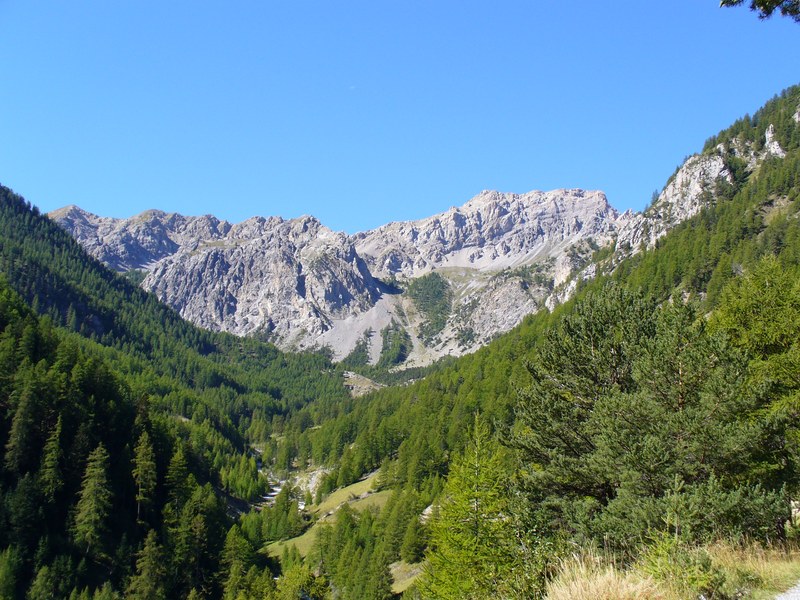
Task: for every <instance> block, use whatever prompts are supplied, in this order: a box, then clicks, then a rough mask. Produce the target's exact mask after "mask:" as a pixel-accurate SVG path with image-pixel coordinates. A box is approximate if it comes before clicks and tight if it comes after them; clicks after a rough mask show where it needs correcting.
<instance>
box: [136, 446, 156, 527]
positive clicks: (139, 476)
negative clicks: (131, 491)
mask: <svg viewBox="0 0 800 600" xmlns="http://www.w3.org/2000/svg"><path fill="white" fill-rule="evenodd" d="M134 452H135V456H134V459H133V460H134V467H133V479H134V481H135V482H136V518H137V520H138V519H141V513H142V507H143V506H144V507H145V509H146V508H147V507H148V506H149V505H150V503H151V502H152V501H153V494H154V493H155V490H156V481H157V473H156V459H155V455H154V453H153V446H152V444H151V443H150V436H149V435H148V434H147V432H146V431H144V432H142V435H141V436H139V442H138V443H137V444H136V449H135V451H134Z"/></svg>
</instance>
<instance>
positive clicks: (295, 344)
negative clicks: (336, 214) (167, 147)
mask: <svg viewBox="0 0 800 600" xmlns="http://www.w3.org/2000/svg"><path fill="white" fill-rule="evenodd" d="M795 120H796V121H798V122H800V109H798V114H797V115H795ZM728 152H733V153H734V154H735V155H736V156H737V157H738V158H740V159H742V160H744V161H745V163H746V164H747V166H748V168H749V169H753V168H755V166H756V165H757V163H758V161H760V160H762V159H763V158H765V157H767V156H775V157H783V156H785V152H784V150H783V149H782V148H781V147H780V145H779V144H778V142H777V140H776V139H775V131H774V128H773V127H772V126H770V127H769V128H768V129H767V131H766V136H765V144H764V148H763V150H762V151H761V152H760V153H756V152H754V151H753V150H752V149H751V148H750V147H749V146H747V145H745V144H744V143H740V142H734V143H733V144H732V148H725V147H723V146H720V147H718V148H717V149H716V150H715V151H713V152H710V153H706V154H703V155H695V156H692V157H690V158H689V159H687V160H686V162H685V163H684V164H683V165H682V166H681V167H680V168H679V169H678V170H677V171H676V173H675V174H674V175H673V177H671V178H670V180H669V181H668V182H667V185H666V186H665V187H664V189H663V191H662V192H661V194H660V195H659V196H658V198H657V200H656V201H655V202H654V203H653V205H652V206H650V207H649V208H648V209H647V210H645V211H644V212H643V213H633V212H631V211H626V212H625V213H622V214H620V213H619V212H618V211H616V210H615V209H614V208H613V207H612V206H611V205H610V204H609V203H608V200H607V199H606V197H605V195H604V194H603V193H602V192H598V191H585V190H576V189H572V190H554V191H550V192H538V191H534V192H529V193H527V194H507V193H500V192H494V191H484V192H481V193H480V194H478V195H477V196H476V197H475V198H473V199H472V200H470V201H468V202H467V203H466V204H464V205H463V206H461V207H458V208H451V209H450V210H448V211H447V212H444V213H441V214H439V215H435V216H432V217H429V218H427V219H421V220H418V221H408V222H400V223H389V224H388V225H384V226H382V227H379V228H377V229H374V230H371V231H365V232H362V233H358V234H356V235H354V236H347V235H346V234H344V233H337V232H333V231H331V230H330V229H328V228H326V227H324V226H323V225H322V224H321V223H320V222H319V221H317V220H316V219H315V218H313V217H301V218H298V219H292V220H289V221H286V220H283V219H281V218H279V217H271V218H268V219H264V218H259V217H255V218H252V219H248V220H247V221H244V222H242V223H239V224H237V225H232V224H230V223H228V222H226V221H220V220H218V219H216V218H215V217H212V216H204V217H184V216H181V215H177V214H167V213H163V212H160V211H147V212H145V213H142V214H141V215H138V216H135V217H132V218H130V219H109V218H104V217H98V216H96V215H92V214H89V213H86V212H84V211H82V210H81V209H79V208H77V207H74V206H71V207H67V208H63V209H60V210H58V211H54V212H53V213H51V215H50V216H51V217H52V218H53V219H55V220H56V221H57V222H58V223H60V224H61V225H62V226H63V227H64V228H65V229H66V230H67V231H69V232H70V233H71V234H72V235H73V236H75V237H76V238H77V239H78V241H79V242H80V243H81V244H83V246H84V247H85V248H86V249H87V250H88V251H89V252H90V253H91V254H92V255H94V256H95V257H97V258H98V259H100V260H102V261H103V262H105V263H106V264H108V265H109V266H110V267H112V268H114V269H116V270H118V271H127V270H129V269H143V270H145V271H147V276H146V277H145V279H144V281H143V283H142V286H143V287H144V288H145V289H147V290H149V291H151V292H153V293H155V294H156V295H157V296H158V297H159V298H160V299H161V300H162V301H164V302H166V303H168V304H170V305H171V306H173V307H174V308H175V309H176V310H178V311H179V312H180V314H181V315H182V316H183V317H185V318H186V319H188V320H190V321H192V322H194V323H196V324H198V325H201V326H203V327H207V328H209V329H214V330H224V331H229V332H232V333H235V334H239V335H251V334H257V335H262V336H268V337H270V339H273V340H274V341H275V342H276V343H278V345H280V346H281V347H283V348H293V349H303V348H313V347H319V346H329V347H331V349H332V350H333V351H334V354H335V356H336V357H338V358H342V357H344V356H346V355H347V354H348V353H349V352H350V351H351V350H352V349H353V347H354V346H355V345H356V343H357V342H358V340H359V339H361V338H362V337H363V335H364V333H365V332H367V331H369V330H372V331H373V332H374V334H373V335H372V336H371V338H370V340H371V341H370V344H371V346H370V348H369V350H370V355H371V357H372V359H373V361H374V360H377V358H378V356H379V353H380V345H381V336H380V331H381V330H382V329H383V328H385V327H386V326H388V325H389V324H390V323H391V322H392V321H394V322H397V323H400V324H402V325H403V327H404V328H405V329H406V330H407V332H408V333H409V334H410V336H411V338H412V343H413V346H414V349H413V351H412V353H411V356H410V360H409V364H424V363H427V362H430V361H431V360H434V359H435V358H438V357H439V356H442V355H445V354H460V353H463V352H466V351H471V350H474V349H476V348H477V347H479V346H481V345H482V344H485V343H486V342H487V341H489V340H491V339H492V338H493V337H495V336H496V335H497V334H499V333H502V332H505V331H508V330H509V329H511V328H512V327H514V326H516V325H517V324H518V323H519V322H520V321H521V320H522V318H523V317H524V316H525V315H527V314H529V313H531V312H535V311H537V310H539V309H541V308H542V307H543V306H547V307H549V308H552V307H553V306H555V305H556V304H558V303H559V302H563V301H564V300H565V299H567V298H568V297H569V296H570V295H571V294H572V293H573V291H574V289H575V286H576V283H577V281H578V280H579V279H586V278H591V277H593V276H594V274H595V269H596V265H595V264H593V263H592V262H591V256H592V253H593V252H594V251H595V250H597V249H598V248H601V247H605V246H607V245H609V244H611V243H615V244H616V254H615V256H616V260H621V258H624V257H625V256H628V255H630V254H633V253H635V252H638V251H640V250H642V249H644V248H649V247H652V246H653V245H654V244H655V242H656V240H658V238H660V237H661V236H663V235H664V234H666V233H667V232H668V231H669V230H670V229H671V228H673V227H674V226H675V225H677V224H678V223H680V222H682V221H684V220H686V219H688V218H690V217H692V216H694V215H695V214H697V213H698V212H699V211H700V210H702V208H703V207H704V206H706V205H708V203H710V202H714V201H715V193H716V190H717V187H718V185H720V182H721V181H727V182H728V183H732V181H733V179H732V174H731V173H730V172H729V170H728V168H727V167H726V156H727V153H728ZM431 271H436V272H438V273H439V274H441V275H442V276H443V277H444V278H445V279H446V280H447V281H448V283H449V285H450V289H451V291H452V296H453V306H452V311H451V315H450V318H449V319H448V321H447V324H446V326H445V327H444V329H443V330H442V331H441V332H440V334H439V335H438V336H435V338H434V339H433V341H430V340H429V341H428V343H427V345H426V344H423V343H422V341H421V339H420V337H419V335H418V331H419V328H420V326H421V324H422V323H423V322H424V320H425V315H423V314H420V313H419V311H418V309H417V307H416V306H415V305H414V303H413V301H412V300H411V299H410V298H408V297H407V295H406V294H404V293H399V292H398V290H396V289H393V287H392V285H390V284H389V280H392V281H394V282H399V286H400V288H402V287H403V286H404V285H406V283H407V282H408V281H409V280H410V279H413V278H416V277H419V276H422V275H425V274H426V273H429V272H431ZM380 279H383V280H385V282H384V281H381V280H380Z"/></svg>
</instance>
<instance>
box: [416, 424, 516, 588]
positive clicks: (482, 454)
mask: <svg viewBox="0 0 800 600" xmlns="http://www.w3.org/2000/svg"><path fill="white" fill-rule="evenodd" d="M506 465H507V460H506V458H505V457H504V455H503V452H502V449H501V448H500V446H499V445H498V444H497V442H496V441H494V440H493V439H492V438H491V437H490V434H489V430H488V427H487V426H486V425H485V424H484V423H483V422H481V421H480V419H479V418H478V417H477V416H476V418H475V424H474V427H473V431H472V439H471V440H470V443H469V445H468V447H467V448H466V450H465V452H464V455H463V456H461V457H460V458H459V459H457V460H456V461H454V463H453V465H452V468H451V471H450V476H449V477H448V479H447V484H446V485H445V488H444V492H443V494H442V500H441V502H440V505H439V507H438V513H437V514H436V515H435V517H434V518H433V520H432V523H431V543H430V547H429V552H428V554H427V557H428V564H427V566H426V569H425V577H424V580H423V582H422V586H421V587H422V589H423V591H424V593H425V594H426V595H427V596H430V597H432V598H452V599H454V600H455V599H457V598H458V599H462V598H487V597H490V596H493V595H496V594H497V592H498V590H499V589H501V587H502V586H503V585H505V581H504V580H505V578H506V577H507V576H508V573H509V570H510V569H511V567H512V564H513V551H512V547H511V544H512V540H513V538H514V532H513V526H512V521H511V516H510V513H511V510H510V509H511V506H510V501H509V495H508V490H507V485H508V476H509V473H508V467H507V466H506Z"/></svg>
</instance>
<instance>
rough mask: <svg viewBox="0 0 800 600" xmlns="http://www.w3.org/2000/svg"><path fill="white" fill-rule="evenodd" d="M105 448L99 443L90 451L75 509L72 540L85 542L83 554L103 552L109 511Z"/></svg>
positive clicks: (109, 494) (109, 499)
mask: <svg viewBox="0 0 800 600" xmlns="http://www.w3.org/2000/svg"><path fill="white" fill-rule="evenodd" d="M107 469H108V452H106V449H105V448H104V447H103V445H102V444H100V445H98V446H97V448H96V449H95V450H93V451H92V453H91V454H90V455H89V460H88V462H87V464H86V472H85V474H84V476H83V485H82V487H81V492H80V499H79V500H78V505H77V509H76V513H75V526H74V536H75V542H76V543H77V544H79V545H83V546H86V554H87V555H88V554H89V552H90V551H93V552H94V553H95V554H99V553H101V552H102V548H103V542H104V540H105V535H106V532H107V529H108V517H109V516H110V511H111V489H110V488H109V485H108V477H107V475H106V471H107Z"/></svg>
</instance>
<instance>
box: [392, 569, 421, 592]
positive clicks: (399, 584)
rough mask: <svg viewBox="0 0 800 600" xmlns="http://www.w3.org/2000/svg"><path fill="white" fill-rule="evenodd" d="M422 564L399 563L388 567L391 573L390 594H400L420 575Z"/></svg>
mask: <svg viewBox="0 0 800 600" xmlns="http://www.w3.org/2000/svg"><path fill="white" fill-rule="evenodd" d="M422 570H423V563H416V564H413V565H412V564H409V563H407V562H403V561H399V562H396V563H392V564H391V565H389V571H390V572H391V573H392V579H393V580H394V583H392V593H394V594H402V593H403V592H405V591H406V590H407V589H408V588H410V587H411V586H412V584H413V583H414V582H415V581H416V580H417V579H419V577H420V576H421V575H422Z"/></svg>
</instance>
